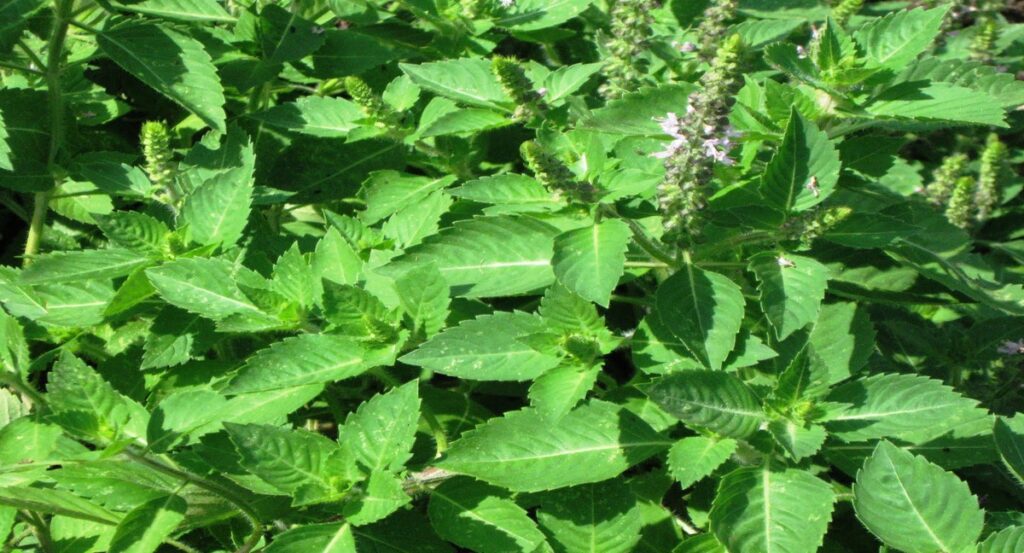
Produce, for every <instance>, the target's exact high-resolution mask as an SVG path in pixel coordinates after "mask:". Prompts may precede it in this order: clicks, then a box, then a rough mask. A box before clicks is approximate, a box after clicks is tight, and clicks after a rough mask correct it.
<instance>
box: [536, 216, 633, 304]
mask: <svg viewBox="0 0 1024 553" xmlns="http://www.w3.org/2000/svg"><path fill="white" fill-rule="evenodd" d="M631 237H632V233H631V232H630V230H629V225H627V224H626V223H623V222H622V221H620V220H618V219H608V220H606V221H604V222H602V223H598V224H595V225H593V226H591V227H584V228H581V229H576V230H570V231H569V232H565V233H563V234H559V235H558V236H556V237H555V243H554V248H555V256H554V258H553V259H552V260H551V264H552V266H553V268H554V271H555V276H556V277H557V278H558V280H559V281H560V282H561V283H562V284H564V285H565V286H566V287H567V288H569V289H570V290H572V291H573V292H575V293H576V294H578V295H579V296H581V297H583V298H586V299H588V300H590V301H592V302H594V303H596V304H598V305H601V306H604V307H608V301H609V300H610V299H611V294H612V290H614V289H615V286H616V285H617V284H618V283H619V278H620V277H621V276H622V272H623V270H624V267H625V263H626V249H627V248H628V247H629V241H630V238H631Z"/></svg>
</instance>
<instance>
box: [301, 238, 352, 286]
mask: <svg viewBox="0 0 1024 553" xmlns="http://www.w3.org/2000/svg"><path fill="white" fill-rule="evenodd" d="M312 267H313V272H314V273H315V274H317V275H319V276H320V277H321V278H323V279H325V280H329V281H331V282H333V283H335V284H355V283H356V282H358V280H359V275H360V273H361V272H362V269H363V260H362V259H361V258H360V257H359V254H358V253H357V252H356V250H355V249H354V248H353V247H352V245H351V244H349V243H348V241H346V240H345V239H344V238H343V237H342V236H341V233H339V232H338V229H336V228H334V227H331V228H329V229H327V233H326V234H324V237H323V238H321V239H320V241H319V242H317V244H316V251H315V252H314V253H313V260H312Z"/></svg>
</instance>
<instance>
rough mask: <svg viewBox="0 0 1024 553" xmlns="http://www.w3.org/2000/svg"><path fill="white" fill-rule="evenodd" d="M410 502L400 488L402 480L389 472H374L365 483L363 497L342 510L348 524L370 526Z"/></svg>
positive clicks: (407, 495) (403, 490)
mask: <svg viewBox="0 0 1024 553" xmlns="http://www.w3.org/2000/svg"><path fill="white" fill-rule="evenodd" d="M411 501H412V498H411V497H409V494H407V493H405V489H404V488H403V487H402V480H401V479H400V478H398V477H397V476H395V475H393V474H391V473H389V472H374V473H372V474H370V477H369V478H368V479H367V481H366V489H365V491H364V492H363V495H361V496H359V497H358V499H357V500H355V501H353V502H352V503H347V504H346V505H345V507H344V508H343V509H342V515H343V516H344V517H345V520H347V521H348V522H349V523H350V524H352V525H354V526H363V525H366V524H371V523H373V522H376V521H378V520H380V519H382V518H385V517H387V516H388V515H390V514H391V513H393V512H395V511H397V510H398V509H400V508H402V506H404V505H407V504H408V503H409V502H411Z"/></svg>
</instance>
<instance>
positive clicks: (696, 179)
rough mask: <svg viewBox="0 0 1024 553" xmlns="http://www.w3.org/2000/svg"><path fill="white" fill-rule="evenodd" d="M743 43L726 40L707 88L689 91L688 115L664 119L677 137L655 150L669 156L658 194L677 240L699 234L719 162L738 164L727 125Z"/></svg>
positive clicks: (668, 228)
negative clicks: (700, 214)
mask: <svg viewBox="0 0 1024 553" xmlns="http://www.w3.org/2000/svg"><path fill="white" fill-rule="evenodd" d="M740 45H741V43H740V38H739V36H737V35H732V36H730V37H729V38H727V39H725V40H724V41H723V42H722V44H721V46H720V48H719V49H718V53H717V55H716V56H715V59H714V60H712V62H711V67H710V69H708V71H707V72H706V73H704V75H703V76H702V77H701V85H702V89H701V90H700V91H699V92H695V93H693V94H692V95H690V98H689V103H688V105H687V107H686V114H685V116H684V117H682V118H680V117H679V116H678V115H676V114H675V113H669V114H668V115H666V117H665V118H664V119H660V120H659V122H660V124H661V128H662V129H663V130H664V131H665V133H666V134H668V135H669V136H671V137H672V141H671V142H670V143H669V144H668V146H667V147H666V148H665V149H664V150H662V151H661V152H657V153H655V154H653V155H654V156H655V157H658V158H661V159H664V160H665V180H664V181H662V183H661V185H660V187H659V190H658V195H659V207H660V209H661V211H662V213H663V215H664V216H665V231H666V238H668V239H669V240H678V238H679V236H678V235H679V234H680V233H681V232H687V233H689V234H691V235H693V234H697V232H698V228H699V220H698V217H697V213H698V212H699V211H700V210H701V209H703V208H704V206H705V200H704V197H705V190H704V188H705V186H704V185H705V184H706V183H707V182H708V181H709V180H710V179H711V176H712V173H713V170H714V166H715V164H716V163H720V164H723V165H731V164H732V163H733V161H732V160H731V159H730V158H729V150H730V149H731V148H732V147H733V140H734V139H735V138H736V137H737V133H736V132H735V131H733V130H732V129H731V128H730V127H729V124H728V114H729V104H728V98H730V97H731V95H732V92H733V89H734V87H735V83H736V68H737V58H738V56H739V49H740Z"/></svg>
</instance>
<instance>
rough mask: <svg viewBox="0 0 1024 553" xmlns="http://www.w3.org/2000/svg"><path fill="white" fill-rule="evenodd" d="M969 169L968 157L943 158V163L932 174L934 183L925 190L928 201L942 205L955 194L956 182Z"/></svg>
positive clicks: (954, 155) (957, 155)
mask: <svg viewBox="0 0 1024 553" xmlns="http://www.w3.org/2000/svg"><path fill="white" fill-rule="evenodd" d="M966 169H967V156H966V155H965V154H953V155H951V156H946V157H945V158H943V160H942V163H941V164H940V165H939V167H938V168H937V169H935V171H934V172H932V182H930V183H929V184H928V186H927V187H926V188H925V189H924V190H923V192H924V194H925V196H927V197H928V200H929V201H930V202H932V203H933V204H935V205H942V204H944V203H946V200H948V199H949V196H950V194H952V193H953V187H954V186H955V185H956V181H957V179H958V178H960V176H961V175H962V174H963V173H964V171H965V170H966Z"/></svg>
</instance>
